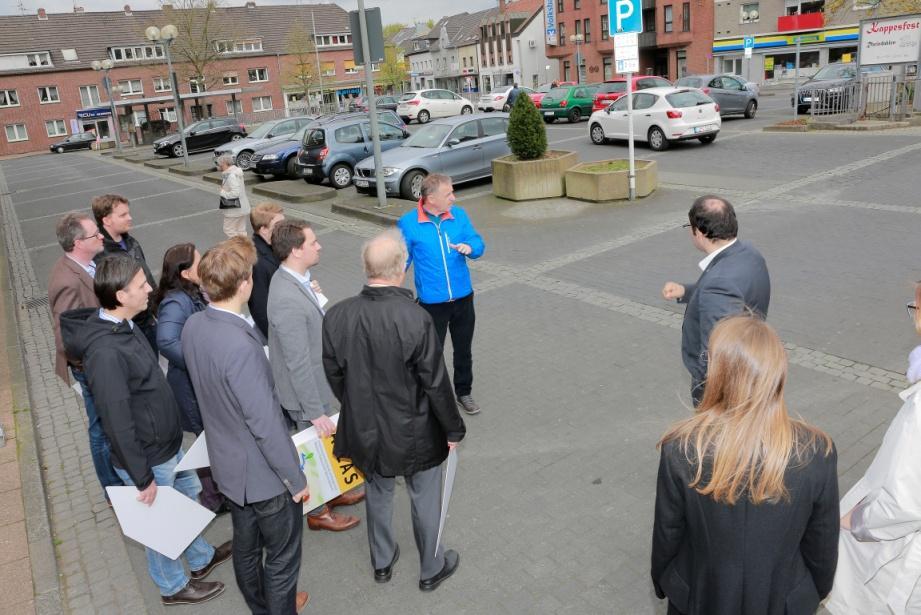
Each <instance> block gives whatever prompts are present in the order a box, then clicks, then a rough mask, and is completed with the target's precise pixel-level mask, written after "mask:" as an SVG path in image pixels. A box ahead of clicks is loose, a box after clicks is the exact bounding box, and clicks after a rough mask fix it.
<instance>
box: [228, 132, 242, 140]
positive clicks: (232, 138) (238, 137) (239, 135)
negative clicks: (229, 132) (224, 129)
mask: <svg viewBox="0 0 921 615" xmlns="http://www.w3.org/2000/svg"><path fill="white" fill-rule="evenodd" d="M242 138H243V135H241V134H237V133H234V135H233V136H232V137H230V140H231V141H239V140H240V139H242Z"/></svg>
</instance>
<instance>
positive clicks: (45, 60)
mask: <svg viewBox="0 0 921 615" xmlns="http://www.w3.org/2000/svg"><path fill="white" fill-rule="evenodd" d="M26 60H27V61H28V62H29V67H30V68H31V67H38V66H52V64H51V54H50V53H48V52H47V51H42V52H41V53H28V54H26Z"/></svg>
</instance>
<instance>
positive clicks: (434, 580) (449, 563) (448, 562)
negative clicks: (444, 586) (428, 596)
mask: <svg viewBox="0 0 921 615" xmlns="http://www.w3.org/2000/svg"><path fill="white" fill-rule="evenodd" d="M458 565H460V554H459V553H458V552H457V551H454V550H453V549H448V550H447V551H445V566H444V568H442V569H441V572H439V573H438V574H436V575H435V576H433V577H431V578H429V579H422V580H421V581H419V589H421V590H422V591H424V592H430V591H435V590H436V589H437V588H438V586H439V585H441V582H442V581H444V580H445V579H447V578H448V577H449V576H451V575H452V574H454V571H455V570H457V567H458Z"/></svg>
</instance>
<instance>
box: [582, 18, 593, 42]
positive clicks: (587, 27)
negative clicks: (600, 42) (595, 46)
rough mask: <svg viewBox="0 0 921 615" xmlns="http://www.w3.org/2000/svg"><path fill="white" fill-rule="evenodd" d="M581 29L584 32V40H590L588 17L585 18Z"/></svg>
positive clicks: (590, 27) (590, 29) (590, 28)
mask: <svg viewBox="0 0 921 615" xmlns="http://www.w3.org/2000/svg"><path fill="white" fill-rule="evenodd" d="M582 31H583V32H584V33H585V42H586V43H590V42H592V22H591V20H590V19H589V18H587V17H586V18H585V25H584V26H583V27H582Z"/></svg>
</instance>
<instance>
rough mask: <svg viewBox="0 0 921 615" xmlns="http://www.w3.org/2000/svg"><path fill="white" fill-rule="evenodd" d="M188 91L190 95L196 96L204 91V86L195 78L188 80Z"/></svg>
mask: <svg viewBox="0 0 921 615" xmlns="http://www.w3.org/2000/svg"><path fill="white" fill-rule="evenodd" d="M189 91H190V92H191V93H192V94H198V93H200V92H204V91H205V84H204V83H202V82H201V81H200V80H198V79H196V78H194V77H193V78H191V79H189Z"/></svg>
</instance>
